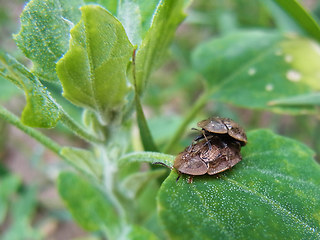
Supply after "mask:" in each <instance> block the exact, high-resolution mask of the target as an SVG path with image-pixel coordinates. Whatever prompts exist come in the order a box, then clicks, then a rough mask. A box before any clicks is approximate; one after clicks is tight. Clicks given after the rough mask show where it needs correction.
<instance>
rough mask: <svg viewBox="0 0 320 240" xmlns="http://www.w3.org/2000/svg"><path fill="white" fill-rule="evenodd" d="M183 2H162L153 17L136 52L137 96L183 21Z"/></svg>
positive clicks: (181, 0)
mask: <svg viewBox="0 0 320 240" xmlns="http://www.w3.org/2000/svg"><path fill="white" fill-rule="evenodd" d="M184 7H185V1H184V0H175V1H169V0H162V1H161V2H160V3H159V5H158V8H157V11H156V13H155V15H154V18H153V21H152V25H151V27H150V29H149V31H148V32H147V34H146V37H145V38H144V39H143V41H142V44H141V46H140V47H139V49H138V51H137V57H136V87H137V92H138V93H139V95H141V93H142V92H143V91H144V89H145V87H146V85H147V81H148V78H149V76H150V74H151V72H152V70H154V69H155V67H156V66H158V65H159V63H160V62H161V60H162V59H163V57H164V56H165V54H166V51H167V48H168V46H169V44H170V42H171V41H172V39H173V37H174V33H175V31H176V28H177V27H178V25H179V24H180V23H181V21H182V20H183V19H184V17H185V15H184V13H183V12H182V11H183V9H184Z"/></svg>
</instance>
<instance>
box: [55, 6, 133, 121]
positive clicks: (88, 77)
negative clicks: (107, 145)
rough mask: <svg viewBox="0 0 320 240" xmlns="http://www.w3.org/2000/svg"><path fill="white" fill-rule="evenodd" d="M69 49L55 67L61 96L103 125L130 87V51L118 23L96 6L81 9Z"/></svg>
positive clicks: (111, 118) (116, 111) (114, 115)
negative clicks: (91, 113) (92, 114)
mask: <svg viewBox="0 0 320 240" xmlns="http://www.w3.org/2000/svg"><path fill="white" fill-rule="evenodd" d="M81 12H82V16H81V21H80V22H79V23H78V24H77V25H76V26H75V27H74V28H73V29H72V30H71V40H70V48H69V50H68V52H67V53H66V55H65V56H64V57H63V58H62V59H60V61H59V62H58V63H57V73H58V76H59V79H60V81H61V83H62V86H63V91H64V93H63V94H64V96H65V97H66V98H67V99H69V100H70V101H71V102H72V103H74V104H75V105H78V106H81V107H84V108H88V109H90V110H93V111H95V112H96V113H97V114H98V116H99V118H100V120H101V122H102V123H104V124H106V123H110V122H111V121H114V120H115V119H117V117H118V115H119V113H120V112H121V108H122V107H123V106H124V104H125V103H126V96H127V94H128V92H129V91H130V85H129V83H128V81H127V79H126V69H127V65H128V63H129V60H130V57H131V55H132V52H133V47H132V45H131V43H130V42H129V40H128V37H127V35H126V33H125V31H124V29H123V27H122V25H121V23H120V22H119V21H118V20H117V19H116V18H114V17H113V16H112V15H111V14H110V13H109V12H107V11H106V10H104V9H103V8H101V7H99V6H93V5H92V6H85V7H82V8H81Z"/></svg>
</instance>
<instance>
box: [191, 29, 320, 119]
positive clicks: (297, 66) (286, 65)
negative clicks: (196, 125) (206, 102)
mask: <svg viewBox="0 0 320 240" xmlns="http://www.w3.org/2000/svg"><path fill="white" fill-rule="evenodd" d="M319 52H320V46H319V45H318V44H317V43H316V42H314V41H311V40H308V39H304V38H299V37H296V36H289V37H285V36H283V35H281V34H278V33H274V32H266V31H240V32H236V33H233V34H230V35H227V36H224V37H221V38H217V39H213V40H211V41H209V42H207V43H204V44H202V45H200V46H199V47H198V48H196V49H195V51H194V52H193V65H194V67H195V68H196V69H197V70H198V71H199V72H201V73H202V74H203V75H204V76H205V77H206V79H207V80H208V82H209V84H210V86H211V88H212V89H213V91H214V94H213V98H214V99H216V100H219V101H223V102H228V103H232V104H235V105H238V106H242V107H247V108H254V109H268V110H272V111H276V112H282V113H283V112H285V113H302V112H304V113H305V112H306V111H309V112H310V113H313V112H314V108H313V107H312V106H309V108H301V107H294V106H282V107H280V106H269V105H268V103H269V102H270V101H272V100H274V99H280V98H287V97H294V96H296V95H302V94H309V93H312V92H314V91H316V90H319V89H320V74H319V69H320V54H319Z"/></svg>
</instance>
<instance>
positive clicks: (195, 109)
mask: <svg viewBox="0 0 320 240" xmlns="http://www.w3.org/2000/svg"><path fill="white" fill-rule="evenodd" d="M213 92H214V90H213V89H212V90H211V91H205V92H204V93H203V94H202V95H201V96H200V97H199V98H198V99H197V101H196V102H195V104H194V105H193V107H192V108H191V110H190V111H189V112H188V114H187V115H186V116H185V118H184V121H183V122H182V123H181V124H180V126H179V128H178V129H177V130H176V132H175V133H174V135H173V137H172V138H171V140H170V141H169V142H168V144H167V145H166V146H165V147H164V149H163V152H164V153H170V152H171V150H172V149H173V147H174V146H175V144H176V143H177V142H178V141H179V139H180V138H181V136H182V134H183V133H184V131H185V130H186V128H187V126H188V124H189V123H190V122H191V121H192V119H193V118H194V117H195V115H196V114H197V113H198V111H199V110H201V108H202V107H203V106H204V105H205V104H206V101H207V100H208V98H209V97H210V96H211V94H212V93H213Z"/></svg>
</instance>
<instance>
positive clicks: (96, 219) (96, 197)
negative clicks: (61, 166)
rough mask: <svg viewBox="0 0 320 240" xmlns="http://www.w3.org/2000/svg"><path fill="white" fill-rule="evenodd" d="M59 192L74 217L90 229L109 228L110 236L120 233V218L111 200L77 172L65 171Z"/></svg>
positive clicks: (62, 174)
mask: <svg viewBox="0 0 320 240" xmlns="http://www.w3.org/2000/svg"><path fill="white" fill-rule="evenodd" d="M58 189H59V194H60V196H61V197H62V199H63V200H64V202H65V203H66V205H67V207H68V209H69V210H70V212H71V213H72V216H73V218H74V219H75V220H76V221H77V222H78V223H79V225H81V227H83V228H84V229H86V230H88V231H98V230H102V229H107V232H108V234H109V237H110V238H111V239H115V236H117V235H118V234H119V226H120V220H119V215H118V213H117V211H116V210H115V208H114V206H113V204H112V202H111V200H110V199H109V198H108V197H107V196H106V195H104V194H103V193H102V192H100V190H98V189H97V188H95V187H94V186H92V185H91V184H90V183H89V182H87V181H86V180H84V179H83V178H81V177H80V176H78V175H77V174H75V173H70V172H64V173H61V174H60V175H59V178H58Z"/></svg>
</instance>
